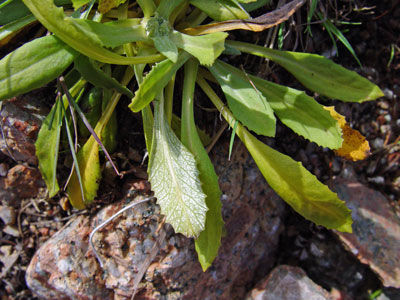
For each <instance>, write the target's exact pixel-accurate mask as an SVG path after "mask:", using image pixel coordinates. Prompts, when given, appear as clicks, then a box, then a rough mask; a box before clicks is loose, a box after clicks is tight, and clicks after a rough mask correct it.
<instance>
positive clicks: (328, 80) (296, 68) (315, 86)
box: [227, 41, 384, 102]
mask: <svg viewBox="0 0 400 300" xmlns="http://www.w3.org/2000/svg"><path fill="white" fill-rule="evenodd" d="M227 43H229V45H231V46H233V47H235V48H236V49H238V50H239V51H242V52H246V53H250V54H253V55H257V56H262V57H266V58H268V59H271V60H272V61H274V62H276V63H277V64H279V65H281V66H282V67H284V68H285V69H286V70H288V71H289V72H290V73H292V74H293V76H295V77H296V78H297V80H299V81H300V82H301V83H302V84H303V85H304V86H305V87H307V88H308V89H310V90H312V91H315V92H317V93H319V94H321V95H324V96H327V97H330V98H333V99H338V100H342V101H348V102H363V101H368V100H374V99H376V98H379V97H383V96H384V95H383V93H382V91H381V90H380V88H379V87H378V86H376V85H375V84H373V83H372V82H370V81H369V80H367V79H366V78H364V77H362V76H360V75H358V74H357V73H356V72H353V71H350V70H347V69H345V68H343V67H342V66H340V65H338V64H335V63H334V62H332V61H331V60H329V59H326V58H325V57H323V56H320V55H316V54H309V53H301V52H290V51H280V50H273V49H269V48H264V47H261V46H257V45H251V44H247V43H242V42H236V41H227Z"/></svg>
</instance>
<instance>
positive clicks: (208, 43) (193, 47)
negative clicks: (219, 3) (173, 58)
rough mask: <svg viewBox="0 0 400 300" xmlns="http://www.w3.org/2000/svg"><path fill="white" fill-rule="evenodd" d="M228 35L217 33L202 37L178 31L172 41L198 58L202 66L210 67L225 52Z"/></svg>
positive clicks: (172, 35) (173, 33) (172, 34)
mask: <svg viewBox="0 0 400 300" xmlns="http://www.w3.org/2000/svg"><path fill="white" fill-rule="evenodd" d="M227 37H228V34H227V33H224V32H216V33H211V34H206V35H201V36H190V35H187V34H183V33H181V32H178V31H175V30H174V31H173V32H172V33H171V34H170V38H171V40H172V41H173V42H174V43H175V44H176V45H177V46H178V47H179V48H181V49H183V50H185V51H186V52H189V53H190V54H192V55H193V56H194V57H196V58H197V59H198V60H199V61H200V64H202V65H206V66H210V65H212V64H213V63H214V61H215V60H216V59H217V58H218V57H219V56H220V55H221V53H222V51H224V49H225V47H224V42H225V39H226V38H227Z"/></svg>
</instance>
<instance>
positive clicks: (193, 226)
mask: <svg viewBox="0 0 400 300" xmlns="http://www.w3.org/2000/svg"><path fill="white" fill-rule="evenodd" d="M163 102H164V101H161V102H160V101H156V102H155V114H154V131H153V142H152V147H151V154H150V163H149V181H150V182H151V187H152V190H153V191H154V194H155V196H156V197H157V202H158V204H159V205H160V207H161V213H162V214H164V215H165V216H166V222H168V223H170V224H171V225H172V227H173V228H174V229H175V232H176V233H178V232H179V233H182V234H184V235H186V236H188V237H197V236H198V235H199V234H200V232H201V231H202V230H203V229H204V223H205V218H206V212H207V206H206V203H205V195H204V193H203V192H202V189H201V184H200V180H199V174H198V170H197V168H196V161H195V159H194V157H193V155H192V154H191V153H190V152H189V151H188V150H187V149H186V148H185V147H184V146H183V144H182V143H181V142H180V141H179V140H178V138H177V137H176V136H175V134H174V133H173V132H172V130H171V128H170V127H169V125H168V123H167V120H166V118H165V116H164V109H163V107H160V106H163V105H164V104H163Z"/></svg>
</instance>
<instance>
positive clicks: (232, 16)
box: [190, 0, 250, 21]
mask: <svg viewBox="0 0 400 300" xmlns="http://www.w3.org/2000/svg"><path fill="white" fill-rule="evenodd" d="M190 4H192V5H194V6H196V7H197V8H199V9H200V10H202V11H203V12H205V13H206V14H207V15H208V16H209V17H211V18H212V19H214V20H215V21H228V20H236V19H248V18H249V17H250V16H249V14H247V13H246V12H245V11H243V9H241V8H240V7H238V6H237V5H236V4H235V3H234V2H233V1H230V0H218V1H215V0H190Z"/></svg>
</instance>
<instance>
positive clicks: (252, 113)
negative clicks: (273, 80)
mask: <svg viewBox="0 0 400 300" xmlns="http://www.w3.org/2000/svg"><path fill="white" fill-rule="evenodd" d="M228 66H229V65H227V64H224V63H222V62H221V61H219V60H218V61H216V62H215V64H214V65H212V66H211V67H209V70H210V71H211V73H212V74H213V75H214V77H215V78H216V79H217V81H218V83H219V84H220V85H221V87H222V90H223V91H224V94H225V96H226V99H227V100H228V105H229V108H230V109H231V110H232V112H233V114H234V116H235V118H236V119H238V120H239V121H240V122H242V123H243V124H244V125H245V126H246V127H248V128H249V129H250V130H253V131H254V132H255V133H257V134H262V135H266V136H275V125H276V124H275V123H276V119H275V116H274V112H273V111H272V109H271V107H270V105H269V103H268V101H267V100H266V99H265V97H264V96H263V95H262V94H261V93H260V92H259V91H258V90H257V89H255V88H254V87H253V86H252V85H251V83H250V81H249V79H248V78H246V77H244V76H240V74H238V72H232V70H231V68H229V67H228Z"/></svg>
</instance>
